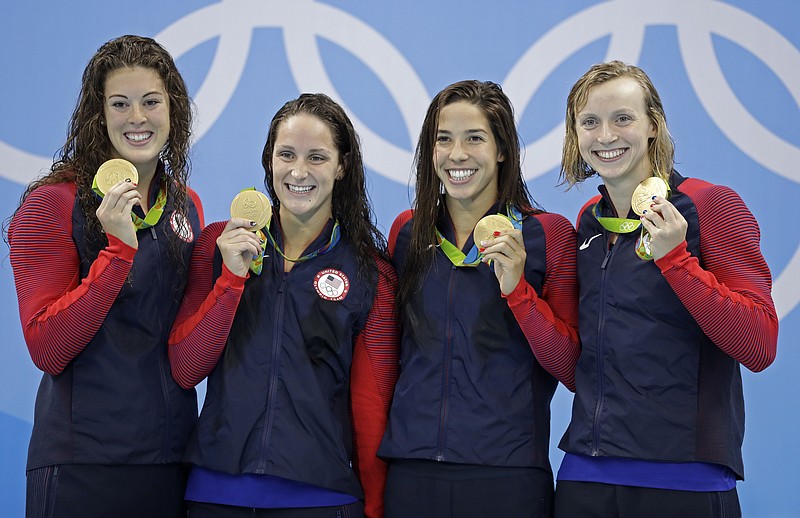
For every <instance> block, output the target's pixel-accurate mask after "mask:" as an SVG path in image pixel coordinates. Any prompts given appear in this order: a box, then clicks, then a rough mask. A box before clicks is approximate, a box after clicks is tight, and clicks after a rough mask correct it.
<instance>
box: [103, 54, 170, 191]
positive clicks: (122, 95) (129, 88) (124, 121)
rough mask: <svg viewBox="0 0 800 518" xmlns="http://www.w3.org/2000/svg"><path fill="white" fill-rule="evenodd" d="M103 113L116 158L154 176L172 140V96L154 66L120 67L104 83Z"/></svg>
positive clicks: (143, 174)
mask: <svg viewBox="0 0 800 518" xmlns="http://www.w3.org/2000/svg"><path fill="white" fill-rule="evenodd" d="M104 99H105V102H104V104H103V116H104V120H105V123H106V130H107V131H108V138H109V139H110V140H111V145H112V146H113V154H114V158H124V159H125V160H127V161H129V162H131V163H132V164H133V165H135V166H136V169H137V170H138V171H139V174H140V175H141V176H148V175H152V174H153V173H154V172H155V168H156V164H157V163H158V157H159V154H160V153H161V150H162V149H163V148H164V146H165V145H166V143H167V140H168V139H169V130H170V120H169V97H168V96H167V92H166V91H165V89H164V83H163V81H162V80H161V78H160V77H159V75H158V73H157V72H156V71H155V70H153V69H151V68H144V67H133V68H119V69H117V70H114V71H112V72H110V73H109V74H108V76H107V77H106V82H105V93H104Z"/></svg>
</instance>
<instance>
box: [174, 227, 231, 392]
mask: <svg viewBox="0 0 800 518" xmlns="http://www.w3.org/2000/svg"><path fill="white" fill-rule="evenodd" d="M226 224H227V222H225V221H220V222H217V223H211V224H210V225H209V226H208V227H206V228H205V229H203V231H202V232H201V233H200V237H199V238H198V239H197V242H196V243H195V246H194V251H193V252H192V260H191V265H190V267H189V280H188V283H187V285H186V291H185V293H184V298H183V302H182V303H181V307H180V309H179V311H178V317H177V318H176V319H175V323H174V324H173V326H172V331H171V332H170V336H169V349H168V352H169V360H170V365H171V369H172V377H173V378H174V379H175V381H176V382H177V383H178V385H180V386H181V387H183V388H191V387H194V386H195V385H197V384H198V383H200V382H201V381H203V379H204V378H205V377H206V376H208V374H209V373H210V372H211V371H212V370H213V369H214V367H215V366H216V365H217V362H218V361H219V358H220V356H221V355H222V350H223V349H224V348H225V343H226V341H227V339H228V333H229V332H230V329H231V324H232V323H233V317H234V316H235V314H236V308H237V307H238V306H239V300H240V299H241V297H242V292H243V291H244V281H245V280H246V277H238V276H237V275H235V274H233V273H232V272H231V271H230V270H228V268H227V267H225V265H224V264H223V266H222V275H220V277H219V278H218V279H216V280H215V279H214V273H213V261H214V252H215V250H216V247H217V237H219V235H220V234H222V231H223V230H224V228H225V225H226Z"/></svg>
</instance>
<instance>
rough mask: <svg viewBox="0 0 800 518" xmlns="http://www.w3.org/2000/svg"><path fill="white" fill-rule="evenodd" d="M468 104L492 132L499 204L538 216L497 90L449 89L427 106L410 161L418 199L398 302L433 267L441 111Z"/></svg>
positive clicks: (476, 85) (480, 84)
mask: <svg viewBox="0 0 800 518" xmlns="http://www.w3.org/2000/svg"><path fill="white" fill-rule="evenodd" d="M460 101H463V102H467V103H470V104H472V105H474V106H476V107H478V108H480V109H481V111H483V113H484V115H486V118H487V119H488V121H489V125H490V126H491V128H492V135H493V137H494V139H495V141H496V142H497V147H498V151H499V152H500V153H502V155H503V157H504V160H503V161H502V162H498V164H497V167H498V169H497V176H498V200H497V201H498V202H499V203H500V205H501V206H505V205H506V204H510V205H513V206H516V207H517V208H518V209H520V211H522V212H523V213H527V214H530V213H535V212H539V209H538V208H534V205H533V202H532V198H531V195H530V192H529V191H528V187H527V185H525V180H524V178H523V176H522V166H521V163H520V138H519V134H518V132H517V127H516V125H515V123H514V108H513V107H512V106H511V101H509V99H508V96H506V94H505V93H504V92H503V90H502V88H501V87H500V85H498V84H496V83H493V82H491V81H476V80H468V81H460V82H458V83H453V84H451V85H449V86H447V87H446V88H445V89H444V90H442V91H441V92H439V93H438V94H436V97H434V98H433V100H432V101H431V104H430V106H429V107H428V111H427V113H426V114H425V120H424V121H423V123H422V130H421V131H420V135H419V141H418V142H417V149H416V153H415V155H414V165H415V168H416V195H415V199H414V219H413V223H412V227H411V241H410V244H409V250H408V255H407V259H406V262H405V266H404V268H403V276H402V279H403V282H402V283H400V286H399V289H398V300H399V301H400V303H402V302H403V301H404V300H406V299H407V298H408V297H409V296H410V295H411V294H412V293H414V292H415V291H416V290H417V289H419V286H420V283H421V282H422V277H423V275H424V273H425V272H426V271H427V269H428V268H429V267H430V265H431V264H433V260H434V257H435V255H436V245H437V239H436V223H437V221H439V220H440V219H441V218H442V217H444V214H445V203H444V197H445V194H443V193H442V192H441V182H440V181H439V177H438V176H437V175H436V165H435V164H434V159H433V154H434V150H435V146H436V135H437V132H438V129H439V114H440V113H441V111H442V109H443V108H444V107H445V106H447V105H449V104H452V103H455V102H460Z"/></svg>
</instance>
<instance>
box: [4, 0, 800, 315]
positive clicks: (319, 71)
mask: <svg viewBox="0 0 800 518" xmlns="http://www.w3.org/2000/svg"><path fill="white" fill-rule="evenodd" d="M598 20H603V23H598V22H597V21H598ZM656 25H672V26H674V27H676V30H677V37H678V44H679V47H680V50H681V55H682V57H683V61H684V64H685V67H686V72H687V75H688V77H689V81H690V83H691V86H692V88H693V89H694V91H695V92H696V93H697V96H698V99H699V101H700V103H701V104H702V106H703V108H704V109H705V111H706V112H707V113H708V115H709V117H710V119H711V120H712V121H713V122H714V123H715V124H716V125H717V127H718V128H719V129H720V131H721V132H722V133H723V134H724V135H725V136H726V138H728V139H729V140H730V141H731V143H733V144H734V145H735V146H737V147H738V148H739V149H740V150H741V151H742V152H743V153H745V154H746V155H747V156H748V157H750V158H751V159H752V160H753V161H754V162H755V163H758V164H760V165H761V166H763V167H765V168H767V169H769V170H770V171H772V172H774V173H775V174H777V175H779V176H782V177H784V178H786V179H788V180H791V181H793V182H796V183H800V171H798V170H797V168H796V164H798V163H800V148H798V146H796V145H794V144H792V143H790V142H788V141H787V140H786V139H783V138H781V137H780V136H778V135H775V134H774V133H773V132H771V131H770V130H769V129H767V128H765V127H764V126H763V125H762V124H761V123H760V122H759V121H758V120H757V119H756V118H755V117H753V115H752V114H751V113H750V112H749V111H748V110H747V108H745V107H744V106H743V105H742V103H741V102H740V100H739V98H738V97H737V95H736V94H735V93H734V91H733V90H732V88H731V87H730V85H729V84H728V82H727V80H726V79H725V77H724V74H723V72H722V70H721V67H720V65H719V62H718V60H717V56H716V53H715V50H714V47H713V42H712V36H713V35H718V36H721V37H724V38H726V39H728V40H730V41H732V42H733V43H736V44H737V45H739V46H741V47H743V48H744V49H746V50H747V51H749V52H750V53H751V54H752V55H754V56H755V57H756V58H758V59H759V60H761V62H762V63H763V64H764V65H766V66H767V67H768V68H769V69H770V70H771V71H772V73H773V74H775V76H776V77H777V78H778V79H779V80H780V81H781V83H782V84H783V85H784V86H785V87H786V88H787V90H788V91H789V93H790V95H791V96H792V98H793V99H794V101H795V102H796V103H797V104H798V105H800V51H798V49H797V48H796V47H794V46H793V45H792V43H791V42H789V41H788V40H787V39H786V38H785V37H784V36H783V35H781V34H780V33H779V32H778V31H776V30H775V29H774V28H773V27H771V26H769V25H768V24H766V23H765V22H763V21H762V20H760V19H759V18H757V17H755V16H753V15H751V14H749V13H747V12H745V11H743V10H741V9H739V8H736V7H734V6H732V5H728V4H725V3H722V2H720V1H718V0H673V1H672V2H663V1H661V0H608V1H605V2H601V3H598V4H595V5H593V6H591V7H588V8H586V9H584V10H582V11H580V12H578V13H576V14H575V15H573V16H570V17H569V18H567V19H565V20H563V21H562V22H561V23H559V24H557V25H555V26H554V27H552V28H551V29H550V30H549V31H548V32H547V33H545V34H544V35H542V36H541V37H540V38H539V39H538V40H536V41H534V42H533V43H532V45H531V46H530V47H529V49H528V50H527V51H526V52H525V53H524V54H523V55H522V56H521V57H520V59H519V60H518V61H517V62H516V64H515V65H514V66H513V67H512V68H511V70H510V71H509V73H508V74H507V76H506V77H505V79H504V80H503V81H502V85H503V89H504V90H505V92H506V93H507V94H508V96H509V98H510V99H511V101H512V103H513V104H514V106H515V107H516V108H517V113H518V116H519V115H521V114H523V113H524V111H525V109H526V108H527V107H528V105H529V104H530V102H531V99H532V98H533V96H534V95H535V93H536V92H537V91H538V90H539V88H540V87H541V86H542V84H543V83H544V81H545V80H546V79H548V78H549V77H550V76H551V75H552V74H553V73H554V72H555V70H556V69H557V68H558V67H559V66H560V65H561V64H562V63H564V61H565V60H567V59H569V58H570V57H571V56H573V55H574V54H575V53H576V52H578V51H579V50H581V49H582V48H584V47H586V46H587V45H589V44H591V43H593V42H596V41H598V40H600V39H601V38H604V37H606V36H609V35H610V36H611V38H610V43H609V46H608V50H607V53H606V57H607V58H609V59H610V58H615V59H621V60H623V61H626V62H630V63H637V62H638V61H639V57H640V53H641V50H642V48H643V45H644V40H645V31H646V29H647V27H649V26H656ZM258 28H275V29H280V30H281V31H282V35H283V38H284V44H285V48H286V53H287V59H288V63H289V66H290V70H291V73H292V75H293V78H294V80H295V82H296V84H297V86H298V89H299V90H300V91H323V92H326V93H328V94H329V95H331V97H333V98H334V99H335V100H337V102H339V103H340V104H342V106H343V107H344V108H345V110H347V111H348V113H350V114H352V113H353V110H351V109H349V107H348V105H347V102H346V100H345V99H343V98H342V96H341V95H339V94H338V92H337V90H336V88H335V86H334V85H333V83H332V81H331V80H330V78H329V77H328V75H327V73H326V71H325V66H324V63H323V59H322V57H321V55H320V51H319V45H318V40H319V39H320V38H324V39H326V40H328V41H330V42H333V43H335V44H337V45H339V46H340V47H342V48H343V49H345V50H346V51H348V52H350V53H351V54H352V55H353V56H354V57H355V58H357V59H359V60H361V62H362V63H364V64H365V65H366V66H367V67H368V68H369V69H370V70H371V71H372V72H373V73H374V74H375V76H376V77H377V78H378V79H379V80H380V81H382V82H383V84H384V85H385V87H386V89H387V90H388V92H389V94H390V95H391V96H392V98H393V99H394V101H395V103H396V104H397V107H398V109H399V112H400V115H401V116H402V119H403V122H404V124H405V128H406V130H407V132H408V136H409V142H415V141H416V136H417V134H418V132H419V128H420V126H421V121H422V117H423V115H424V113H425V110H426V108H427V105H428V103H429V101H430V94H429V93H428V92H427V91H426V89H425V87H424V85H423V83H422V80H421V79H420V77H419V76H418V74H417V73H416V71H415V69H414V68H413V66H412V65H411V64H410V63H409V62H408V61H407V59H406V58H405V57H404V56H403V54H402V53H401V52H400V51H398V50H397V48H396V47H395V46H393V45H392V44H391V43H390V42H389V41H388V40H387V39H386V38H385V37H384V36H383V35H382V34H380V33H379V32H378V31H376V30H375V29H374V28H373V27H371V26H369V25H368V24H366V23H365V22H363V21H362V20H359V19H358V18H356V17H355V16H353V15H352V14H350V13H347V12H345V11H343V10H342V9H339V8H336V7H334V6H331V5H328V4H324V3H321V2H317V1H314V0H293V1H292V2H283V1H280V0H221V1H219V2H218V3H214V4H211V5H208V6H205V7H202V8H200V9H198V10H196V11H193V12H191V13H190V14H188V15H186V16H184V17H183V18H181V19H179V20H177V21H176V22H175V23H173V24H171V25H170V26H168V27H166V28H165V29H164V30H163V31H161V32H160V33H159V34H157V35H156V36H155V37H156V39H157V40H159V41H161V42H162V43H163V44H164V45H165V47H166V48H168V49H169V50H170V52H171V53H172V54H173V56H174V57H175V58H176V59H178V58H179V57H181V56H182V55H184V54H185V53H187V52H189V51H191V50H192V49H194V48H196V47H197V46H199V45H200V44H202V43H204V42H206V41H209V40H212V39H214V38H216V39H217V40H218V43H217V47H216V51H215V55H214V58H213V60H212V62H211V65H210V66H209V70H208V72H207V74H206V75H205V77H204V79H203V82H202V84H201V85H200V87H199V89H198V91H197V92H196V93H195V94H194V95H193V98H194V101H195V104H196V105H197V107H198V116H197V119H196V125H195V128H194V131H195V138H196V139H198V140H199V139H201V138H202V137H203V135H205V134H206V133H207V132H208V131H209V129H210V128H212V127H213V126H214V124H215V122H216V121H217V119H218V118H219V117H220V116H221V114H222V113H223V112H224V111H225V109H226V107H227V106H228V104H229V102H230V101H231V99H232V98H233V95H234V93H235V91H236V88H237V86H238V84H239V81H240V80H241V77H242V74H243V72H244V69H245V66H246V63H247V60H248V57H249V55H250V51H251V44H252V37H253V31H254V30H255V29H258ZM353 123H354V125H355V127H356V130H357V131H358V133H359V135H360V136H361V139H362V143H363V149H364V160H365V164H366V165H367V166H368V167H369V168H370V169H371V170H373V171H375V172H376V173H378V174H380V175H382V176H385V177H387V178H390V179H392V180H394V181H396V182H398V183H400V184H403V185H404V184H405V183H406V182H407V180H408V172H409V169H410V164H411V163H412V161H413V150H411V149H403V148H401V147H399V146H397V145H395V144H393V143H392V142H389V141H388V140H386V139H385V138H383V137H382V136H381V135H380V134H379V132H378V131H377V130H375V129H373V128H370V127H369V126H368V125H367V124H365V123H364V122H363V121H361V120H359V119H358V118H356V117H353ZM562 140H563V128H562V127H560V126H556V127H554V128H552V129H551V130H550V131H549V132H547V133H546V134H545V135H544V136H542V137H540V138H539V139H537V140H536V141H534V142H532V143H531V144H529V145H528V146H526V148H525V151H526V153H525V155H526V156H530V157H536V160H535V161H526V163H525V164H524V171H525V177H526V178H527V179H528V180H531V179H533V178H536V177H538V176H541V175H543V174H545V173H547V172H549V171H552V170H553V168H555V167H557V166H558V165H559V158H560V150H561V143H562ZM50 164H51V159H50V158H48V157H43V156H38V155H35V154H32V153H28V152H25V151H22V150H20V149H17V148H15V147H13V146H10V145H8V144H7V143H5V142H3V141H2V140H0V168H2V169H0V176H3V177H5V178H8V179H10V180H12V181H15V182H18V183H21V184H25V183H27V182H29V181H30V180H31V179H32V178H33V177H34V176H36V173H37V172H39V171H43V170H46V169H48V168H49V166H50ZM798 271H800V247H798V248H797V250H796V251H795V253H794V255H793V257H792V258H791V260H790V261H789V264H788V265H787V266H786V267H785V269H784V270H783V272H782V273H781V275H780V276H779V277H778V278H777V279H776V282H775V289H774V290H773V297H774V299H775V303H776V307H777V308H778V313H779V316H783V315H785V314H787V313H788V312H789V311H790V310H791V309H792V308H794V307H795V306H796V305H797V304H798V303H799V302H800V275H798V274H797V273H796V272H798Z"/></svg>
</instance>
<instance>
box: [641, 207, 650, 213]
mask: <svg viewBox="0 0 800 518" xmlns="http://www.w3.org/2000/svg"><path fill="white" fill-rule="evenodd" d="M650 206H651V207H652V205H650ZM642 214H647V211H646V210H643V211H642Z"/></svg>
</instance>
